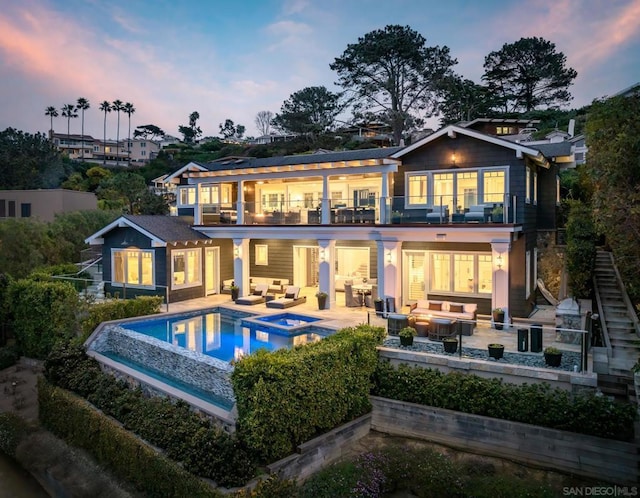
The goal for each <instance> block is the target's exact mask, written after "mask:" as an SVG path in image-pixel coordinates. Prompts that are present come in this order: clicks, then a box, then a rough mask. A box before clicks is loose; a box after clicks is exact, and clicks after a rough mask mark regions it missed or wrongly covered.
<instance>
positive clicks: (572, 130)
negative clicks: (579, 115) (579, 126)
mask: <svg viewBox="0 0 640 498" xmlns="http://www.w3.org/2000/svg"><path fill="white" fill-rule="evenodd" d="M575 130H576V120H575V119H570V120H569V129H568V130H567V132H568V133H569V136H570V137H571V138H573V135H574V133H575Z"/></svg>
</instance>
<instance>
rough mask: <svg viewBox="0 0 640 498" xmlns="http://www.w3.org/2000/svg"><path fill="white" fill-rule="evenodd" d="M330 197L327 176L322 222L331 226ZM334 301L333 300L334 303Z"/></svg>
mask: <svg viewBox="0 0 640 498" xmlns="http://www.w3.org/2000/svg"><path fill="white" fill-rule="evenodd" d="M329 195H330V194H329V175H328V174H325V175H324V176H323V177H322V220H321V221H320V223H322V224H323V225H329V224H330V223H331V204H330V198H329ZM334 297H335V296H334ZM333 301H334V299H332V302H333Z"/></svg>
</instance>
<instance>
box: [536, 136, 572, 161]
mask: <svg viewBox="0 0 640 498" xmlns="http://www.w3.org/2000/svg"><path fill="white" fill-rule="evenodd" d="M572 145H573V144H572V143H571V142H569V141H568V140H565V141H564V142H549V143H546V144H530V145H529V147H531V148H532V149H537V150H539V151H540V152H542V153H543V154H544V155H545V157H549V158H551V157H558V156H570V155H571V147H572Z"/></svg>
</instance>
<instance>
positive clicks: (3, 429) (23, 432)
mask: <svg viewBox="0 0 640 498" xmlns="http://www.w3.org/2000/svg"><path fill="white" fill-rule="evenodd" d="M30 431H31V429H30V428H29V426H28V424H27V423H26V422H25V421H24V420H23V419H22V418H21V417H19V416H18V415H16V414H15V413H10V412H7V413H0V452H2V453H5V454H6V455H9V456H10V457H12V458H15V457H16V448H17V447H18V444H20V441H22V439H24V438H25V437H26V436H27V435H28V434H29V432H30Z"/></svg>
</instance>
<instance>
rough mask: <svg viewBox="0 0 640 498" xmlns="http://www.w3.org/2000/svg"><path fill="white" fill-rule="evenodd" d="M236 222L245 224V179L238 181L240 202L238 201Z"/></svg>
mask: <svg viewBox="0 0 640 498" xmlns="http://www.w3.org/2000/svg"><path fill="white" fill-rule="evenodd" d="M236 216H237V219H236V223H237V224H238V225H242V224H244V181H243V180H240V181H239V182H238V202H237V203H236Z"/></svg>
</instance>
